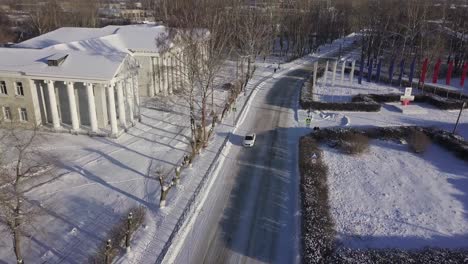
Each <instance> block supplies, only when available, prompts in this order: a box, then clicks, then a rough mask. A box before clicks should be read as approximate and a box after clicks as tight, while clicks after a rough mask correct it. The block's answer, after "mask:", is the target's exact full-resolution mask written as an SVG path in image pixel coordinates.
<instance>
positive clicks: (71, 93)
mask: <svg viewBox="0 0 468 264" xmlns="http://www.w3.org/2000/svg"><path fill="white" fill-rule="evenodd" d="M66 85H67V94H68V105H69V107H70V117H71V122H72V129H73V130H75V131H77V130H78V129H80V123H79V121H78V110H77V108H76V99H75V89H74V88H73V82H66Z"/></svg>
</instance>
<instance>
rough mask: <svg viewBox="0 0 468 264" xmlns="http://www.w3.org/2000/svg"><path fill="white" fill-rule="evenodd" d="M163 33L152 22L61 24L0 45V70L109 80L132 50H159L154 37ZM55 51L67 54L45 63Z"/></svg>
mask: <svg viewBox="0 0 468 264" xmlns="http://www.w3.org/2000/svg"><path fill="white" fill-rule="evenodd" d="M166 34H167V28H166V27H164V26H155V25H130V26H107V27H104V28H60V29H57V30H55V31H52V32H49V33H47V34H44V35H41V36H39V37H36V38H33V39H30V40H27V41H24V42H22V43H19V44H16V45H14V46H13V47H12V48H0V57H1V58H2V59H1V60H0V72H9V73H20V74H24V75H31V76H48V77H63V78H86V79H98V80H111V79H112V78H113V77H114V76H115V75H116V74H117V71H118V70H119V69H120V66H121V65H122V63H123V62H124V61H125V59H126V58H127V57H130V55H131V54H132V53H133V52H135V51H137V52H145V53H159V52H160V51H161V50H160V49H162V47H161V46H159V44H160V42H158V41H157V39H158V38H159V39H164V40H165V39H166V37H165V36H166ZM173 45H174V44H173V43H165V45H163V46H164V48H167V47H172V46H173ZM57 54H67V55H68V56H67V58H66V59H65V61H64V62H63V63H62V64H60V65H59V66H48V65H47V61H48V58H50V57H53V56H56V55H57ZM130 59H132V58H130Z"/></svg>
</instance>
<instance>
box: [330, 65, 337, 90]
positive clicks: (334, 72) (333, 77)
mask: <svg viewBox="0 0 468 264" xmlns="http://www.w3.org/2000/svg"><path fill="white" fill-rule="evenodd" d="M337 66H338V61H335V62H333V75H332V84H331V85H332V86H335V79H336V67H337Z"/></svg>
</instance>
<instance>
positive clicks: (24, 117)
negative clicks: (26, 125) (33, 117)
mask: <svg viewBox="0 0 468 264" xmlns="http://www.w3.org/2000/svg"><path fill="white" fill-rule="evenodd" d="M19 114H20V120H21V121H24V122H27V121H28V111H27V110H26V108H20V109H19Z"/></svg>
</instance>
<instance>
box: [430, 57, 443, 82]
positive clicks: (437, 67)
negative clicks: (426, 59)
mask: <svg viewBox="0 0 468 264" xmlns="http://www.w3.org/2000/svg"><path fill="white" fill-rule="evenodd" d="M441 63H442V61H441V60H440V58H439V59H438V60H437V63H436V64H435V66H434V74H433V75H432V83H437V79H439V71H440V64H441Z"/></svg>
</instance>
